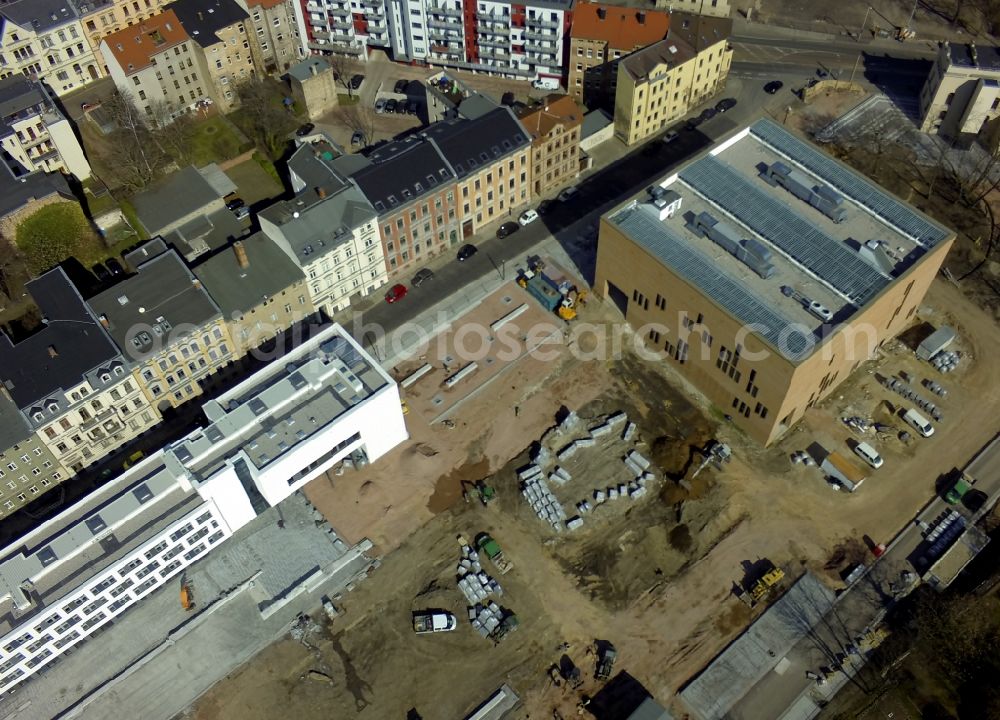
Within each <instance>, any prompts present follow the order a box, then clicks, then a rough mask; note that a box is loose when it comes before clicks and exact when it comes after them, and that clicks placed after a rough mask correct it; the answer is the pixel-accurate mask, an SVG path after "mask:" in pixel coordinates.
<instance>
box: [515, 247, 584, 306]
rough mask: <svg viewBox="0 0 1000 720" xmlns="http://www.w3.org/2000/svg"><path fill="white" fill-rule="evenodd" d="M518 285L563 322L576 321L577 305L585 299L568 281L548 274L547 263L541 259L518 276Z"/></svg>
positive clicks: (533, 260) (532, 261)
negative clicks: (546, 270)
mask: <svg viewBox="0 0 1000 720" xmlns="http://www.w3.org/2000/svg"><path fill="white" fill-rule="evenodd" d="M517 284H518V285H520V286H521V287H523V288H524V289H525V290H527V291H528V293H529V294H530V295H531V296H532V297H534V298H535V299H536V300H537V301H538V302H540V303H541V304H542V307H544V308H545V309H546V310H548V311H549V312H552V313H555V314H556V315H558V316H559V317H561V318H562V319H563V320H573V319H575V318H576V307H577V304H579V303H581V302H582V301H583V299H584V295H583V293H582V292H581V291H580V290H579V289H577V287H576V286H575V285H573V284H572V283H570V282H569V281H568V280H564V279H556V278H553V277H552V276H551V275H549V274H548V273H546V272H545V263H544V261H542V260H541V259H539V258H533V259H531V260H530V261H529V263H528V269H527V270H524V271H522V272H521V273H520V274H519V275H518V278H517Z"/></svg>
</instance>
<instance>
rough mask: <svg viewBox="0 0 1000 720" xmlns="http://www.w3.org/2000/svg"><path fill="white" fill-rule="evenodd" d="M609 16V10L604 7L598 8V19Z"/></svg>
mask: <svg viewBox="0 0 1000 720" xmlns="http://www.w3.org/2000/svg"><path fill="white" fill-rule="evenodd" d="M607 16H608V11H607V10H605V9H604V8H602V7H599V8H597V19H598V20H603V19H604V18H606V17H607Z"/></svg>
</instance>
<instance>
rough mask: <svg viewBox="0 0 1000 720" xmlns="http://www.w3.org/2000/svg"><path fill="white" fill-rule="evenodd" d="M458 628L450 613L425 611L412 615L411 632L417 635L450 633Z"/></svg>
mask: <svg viewBox="0 0 1000 720" xmlns="http://www.w3.org/2000/svg"><path fill="white" fill-rule="evenodd" d="M456 627H458V621H457V620H455V616H454V615H452V614H451V613H450V612H444V611H443V610H425V611H423V612H415V613H413V632H415V633H417V634H418V635H423V634H425V633H436V632H451V631H452V630H454V629H455V628H456Z"/></svg>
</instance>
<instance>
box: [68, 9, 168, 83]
mask: <svg viewBox="0 0 1000 720" xmlns="http://www.w3.org/2000/svg"><path fill="white" fill-rule="evenodd" d="M169 2H170V0H84V1H83V2H81V3H79V8H80V14H81V16H82V17H81V18H80V19H81V22H82V23H83V28H84V30H85V31H86V33H87V40H88V41H89V42H90V48H91V50H93V52H94V58H95V59H96V60H97V62H99V63H100V64H101V67H102V68H103V70H104V74H107V73H108V63H107V61H106V60H105V59H104V56H103V55H102V54H101V40H103V39H104V38H106V37H107V36H108V35H111V34H112V33H116V32H118V31H119V30H121V29H122V28H125V27H128V26H129V25H135V24H136V23H139V22H141V21H143V20H145V19H146V18H150V17H152V16H153V15H156V14H157V13H158V12H160V11H161V10H162V9H163V8H164V7H166V5H167V4H168V3H169Z"/></svg>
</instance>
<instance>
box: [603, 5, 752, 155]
mask: <svg viewBox="0 0 1000 720" xmlns="http://www.w3.org/2000/svg"><path fill="white" fill-rule="evenodd" d="M672 22H673V27H672V29H671V31H670V33H669V34H668V37H667V39H666V40H661V41H659V42H656V43H653V44H652V45H650V46H648V47H645V48H643V49H642V50H637V51H636V52H634V53H632V54H631V55H628V56H627V57H625V58H623V59H622V60H621V61H620V62H619V64H618V83H617V88H616V90H615V136H616V137H617V138H619V139H620V140H621V141H622V142H624V143H626V144H628V145H632V144H634V143H637V142H640V141H642V140H644V139H645V138H647V137H649V136H650V135H653V134H655V133H657V132H660V131H661V130H663V129H664V128H665V127H666V126H667V125H668V124H669V123H672V122H673V121H675V120H677V119H678V118H680V117H683V116H684V115H686V114H687V113H688V111H689V110H690V109H691V108H693V107H696V106H697V105H699V104H701V103H702V102H704V101H705V100H706V99H708V98H709V97H711V96H712V95H714V94H715V93H717V92H719V91H721V90H722V89H723V88H724V87H725V84H726V78H727V77H728V76H729V68H730V66H731V64H732V60H733V51H732V49H731V47H730V46H729V31H730V30H731V29H732V21H731V20H728V19H718V18H704V17H698V16H690V15H687V16H685V15H681V14H680V13H674V15H673V17H672ZM694 43H697V45H695V44H694ZM699 48H700V49H699Z"/></svg>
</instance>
